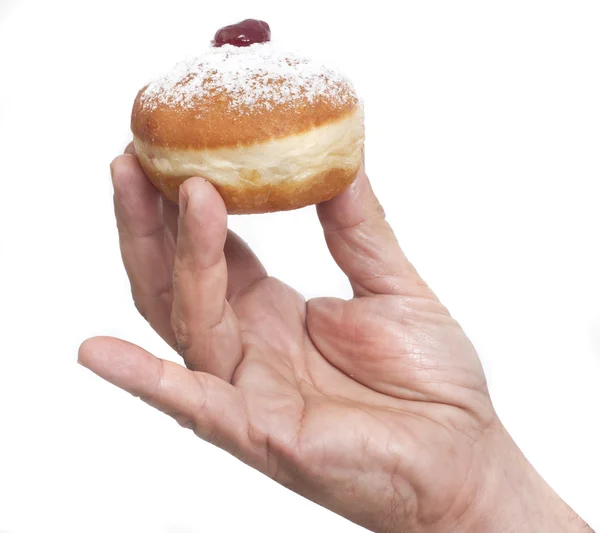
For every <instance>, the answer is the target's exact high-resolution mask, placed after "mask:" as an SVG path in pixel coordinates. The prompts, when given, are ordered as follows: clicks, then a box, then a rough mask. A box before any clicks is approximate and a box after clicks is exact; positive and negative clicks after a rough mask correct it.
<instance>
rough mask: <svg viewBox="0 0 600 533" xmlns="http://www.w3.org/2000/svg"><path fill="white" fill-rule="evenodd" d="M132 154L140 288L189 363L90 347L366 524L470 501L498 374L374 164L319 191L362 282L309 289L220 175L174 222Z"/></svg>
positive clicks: (104, 369)
mask: <svg viewBox="0 0 600 533" xmlns="http://www.w3.org/2000/svg"><path fill="white" fill-rule="evenodd" d="M124 157H125V158H126V159H124V160H121V163H120V164H121V166H122V167H123V169H122V174H123V177H122V178H121V182H119V181H117V180H115V189H116V211H117V219H118V222H119V227H120V236H121V248H122V252H123V258H124V261H125V265H126V267H127V270H128V273H129V276H130V279H131V282H132V289H133V293H134V298H135V300H136V305H137V306H138V308H139V309H140V311H141V312H142V314H143V315H144V316H145V317H146V318H147V319H148V320H149V322H150V323H151V325H152V326H153V327H154V328H155V329H156V331H157V332H158V333H159V334H160V335H161V336H162V337H163V338H164V339H165V340H166V341H167V342H169V343H170V344H172V345H173V346H174V347H176V348H177V349H178V351H179V352H180V353H181V355H182V356H183V358H184V360H185V362H186V365H187V366H188V369H184V368H182V367H180V366H179V365H173V364H170V363H167V362H164V361H159V360H157V359H155V358H153V357H152V356H150V355H149V354H147V353H146V352H143V351H142V350H141V349H139V348H137V347H133V346H131V345H125V344H124V343H122V342H120V341H116V340H114V339H96V340H94V341H93V342H92V343H91V344H86V345H85V346H84V348H83V349H82V356H81V358H82V360H83V362H84V364H87V365H88V366H90V367H91V368H92V369H93V370H95V371H96V372H98V373H99V374H101V375H103V376H104V377H105V378H107V379H109V380H110V381H112V382H114V383H116V384H117V385H119V386H121V387H123V388H125V389H127V390H130V391H131V392H133V393H134V394H137V395H139V396H141V397H142V398H144V399H145V400H146V401H147V402H149V403H151V404H152V405H155V406H156V407H158V408H160V409H162V410H164V411H165V412H167V413H169V414H171V415H172V416H174V417H175V418H176V419H177V420H178V421H179V422H180V423H181V424H182V425H184V426H186V427H190V428H192V429H194V430H195V431H196V433H197V434H198V435H199V436H201V437H202V438H204V439H206V440H209V441H211V442H214V443H215V444H217V445H218V446H220V447H222V448H224V449H226V450H228V451H229V452H231V453H232V454H234V455H236V456H237V457H239V458H240V459H242V460H243V461H245V462H247V463H248V464H250V465H252V466H254V467H255V468H257V469H259V470H261V471H262V472H264V473H265V474H267V475H269V476H271V477H273V478H274V479H275V480H277V481H278V482H280V483H282V484H284V485H286V486H288V487H290V488H292V489H293V490H296V491H297V492H299V493H301V494H303V495H305V496H306V497H308V498H311V499H314V500H315V501H318V502H319V503H321V504H323V505H325V506H327V507H329V508H330V509H332V510H334V511H337V512H339V513H340V514H343V515H345V516H346V517H348V518H350V519H351V520H354V521H356V522H357V523H360V524H362V525H365V526H366V527H370V528H373V529H374V530H382V531H387V530H391V528H392V527H394V525H395V524H401V525H402V527H405V528H406V529H407V530H410V531H412V530H415V531H417V530H419V529H418V528H419V527H420V526H421V524H424V523H427V524H437V523H438V522H442V521H444V520H446V523H447V524H448V523H451V520H452V519H451V518H448V517H449V516H451V515H453V514H455V515H457V516H458V515H460V513H461V512H462V511H463V510H464V509H463V506H464V505H466V502H467V501H468V499H469V497H470V496H469V490H468V489H469V488H470V487H469V471H470V469H471V468H472V466H473V465H472V462H473V461H475V460H478V459H477V453H476V448H477V443H478V440H479V439H480V437H481V435H482V432H483V430H484V429H485V427H486V425H487V424H488V423H489V422H490V421H491V420H492V418H493V410H492V407H491V404H490V402H489V397H488V395H487V390H486V386H485V379H484V376H483V372H482V370H481V367H480V365H479V361H478V358H477V356H476V354H475V352H474V350H473V348H472V346H471V345H470V343H469V341H468V340H467V339H466V337H465V336H464V334H463V333H462V331H461V330H460V328H459V327H458V325H457V324H456V323H455V322H454V321H453V320H452V318H451V317H450V316H449V314H448V313H447V311H446V309H445V308H444V307H443V306H442V305H441V304H440V303H439V302H438V300H437V299H436V298H435V296H434V295H433V294H432V293H431V291H430V290H429V289H428V288H427V287H426V286H425V284H424V283H423V282H422V281H421V280H420V278H418V276H417V275H416V273H415V272H414V270H413V269H412V267H410V265H409V264H408V263H407V262H406V260H405V258H404V257H403V255H402V253H401V251H400V249H399V248H398V247H397V245H396V243H395V241H394V239H393V234H392V233H391V230H390V229H389V226H387V225H386V224H385V222H384V220H383V219H382V218H380V217H379V216H378V215H379V211H378V207H377V204H376V203H375V202H374V197H372V196H371V197H370V196H368V195H369V192H370V189H369V188H368V183H367V182H366V178H364V177H363V178H361V179H362V180H363V181H362V182H360V180H359V182H358V184H357V185H356V186H355V188H354V191H351V192H348V193H346V195H345V197H344V196H343V197H340V198H338V199H335V200H334V201H332V202H330V203H329V205H328V206H323V207H321V208H320V216H321V219H322V221H323V225H324V228H325V234H326V237H327V239H328V244H329V247H330V249H331V251H332V254H333V255H334V258H335V259H336V261H337V262H338V264H340V266H341V267H342V268H343V270H344V271H345V272H346V273H347V274H348V276H349V278H350V280H351V283H352V285H353V288H354V290H355V294H356V298H354V299H352V300H350V301H343V300H339V299H334V298H322V299H314V300H311V301H309V302H305V301H304V299H303V298H302V297H301V296H300V295H299V294H297V293H296V292H295V291H294V290H292V289H291V288H289V287H287V286H286V285H285V284H283V283H281V282H280V281H278V280H275V279H273V278H269V277H267V276H266V273H265V271H264V269H263V267H262V265H260V263H259V262H258V260H257V259H256V257H254V255H253V254H252V252H251V251H250V250H249V249H248V248H247V247H246V246H245V244H244V243H243V242H242V241H241V240H240V239H239V238H238V237H237V236H235V235H234V234H232V233H231V232H227V230H226V220H225V219H226V217H225V214H224V211H223V209H224V208H223V206H222V203H221V204H219V201H218V198H217V195H216V192H215V191H214V189H212V188H210V187H209V186H208V185H207V184H198V183H196V185H195V186H196V187H203V188H204V194H206V195H207V198H206V199H205V203H204V204H203V205H202V209H197V211H198V212H201V213H203V219H202V221H201V222H202V223H199V221H198V220H194V219H193V216H194V215H193V214H190V215H188V213H189V212H190V211H192V210H193V208H191V207H190V205H189V202H190V201H191V199H190V200H188V208H187V213H186V216H185V217H184V218H183V220H184V222H181V220H180V222H179V224H177V222H176V220H177V213H176V212H174V210H173V207H172V206H169V205H168V204H163V203H162V202H161V200H160V198H159V196H158V193H157V192H156V191H155V190H154V189H152V188H151V186H150V185H149V183H148V182H147V180H146V179H145V177H144V176H143V175H141V170H140V169H139V167H138V166H137V163H136V162H135V161H134V158H131V157H130V156H124ZM132 184H133V185H134V186H135V187H137V190H135V189H134V188H133V185H132ZM120 187H122V189H121V190H120ZM211 195H213V196H211ZM365 198H366V200H365ZM194 201H197V199H196V198H194ZM356 202H363V204H364V205H361V206H360V208H361V209H359V210H358V211H360V210H362V213H357V209H356V205H354V204H355V203H356ZM369 202H371V203H370V204H369ZM336 203H337V205H336ZM373 206H374V212H373V213H370V212H369V209H370V208H373ZM198 207H199V206H195V208H198ZM373 215H374V216H373ZM356 217H358V220H357V219H356ZM371 217H372V219H371ZM371 220H372V221H371ZM370 225H373V226H375V227H374V228H369V227H368V226H370ZM361 226H365V227H361ZM379 263H380V264H379ZM386 269H387V271H386ZM224 405H225V406H227V408H226V409H225V410H224V409H223V406H224ZM449 465H450V466H449ZM440 472H444V475H443V476H440ZM332 486H334V487H336V488H337V490H336V491H335V493H331V491H330V490H328V487H332ZM471 489H472V490H477V488H476V487H471ZM460 493H464V502H463V501H462V500H461V498H457V494H460ZM365 502H368V505H366V503H365ZM408 528H410V529H408Z"/></svg>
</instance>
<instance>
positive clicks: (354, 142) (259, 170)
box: [134, 106, 364, 186]
mask: <svg viewBox="0 0 600 533" xmlns="http://www.w3.org/2000/svg"><path fill="white" fill-rule="evenodd" d="M363 141H364V117H363V109H362V106H358V107H357V108H356V110H355V111H354V112H353V113H351V114H350V115H347V116H345V117H344V118H342V119H339V120H337V121H335V122H330V123H327V124H325V125H323V126H318V127H315V128H313V129H311V130H309V131H306V132H303V133H299V134H295V135H290V136H287V137H283V138H277V139H272V140H269V141H266V142H261V143H256V144H252V145H248V146H237V147H227V148H214V149H205V150H194V149H188V150H185V149H184V150H178V149H173V148H165V147H161V146H154V145H151V144H149V143H145V142H144V141H142V140H141V139H139V138H137V137H136V138H134V144H135V148H136V152H137V155H138V157H140V158H141V159H143V162H144V164H145V165H147V166H149V167H151V168H154V170H155V171H156V172H157V173H159V174H162V175H167V176H174V177H175V176H181V177H190V176H201V177H204V178H206V179H208V180H210V181H212V182H214V183H215V184H219V185H233V186H235V185H236V184H240V181H241V182H247V184H248V185H251V184H259V183H260V184H261V185H265V184H269V183H276V182H280V181H283V180H303V179H305V178H307V177H310V176H312V175H315V174H320V173H321V172H327V171H328V170H331V169H332V168H339V169H345V168H357V167H358V166H359V165H360V161H361V157H362V146H363Z"/></svg>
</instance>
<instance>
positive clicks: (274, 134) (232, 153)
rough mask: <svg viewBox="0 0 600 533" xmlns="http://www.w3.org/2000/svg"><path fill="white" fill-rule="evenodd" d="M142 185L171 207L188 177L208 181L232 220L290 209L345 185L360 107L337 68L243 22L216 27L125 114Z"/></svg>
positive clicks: (356, 162) (359, 134) (355, 152)
mask: <svg viewBox="0 0 600 533" xmlns="http://www.w3.org/2000/svg"><path fill="white" fill-rule="evenodd" d="M131 129H132V132H133V136H134V139H133V142H134V146H135V151H136V154H137V157H138V159H139V161H140V164H141V166H142V168H143V169H144V171H145V173H146V174H147V176H148V178H149V179H150V180H151V181H152V183H154V185H155V186H156V187H157V188H158V189H159V190H160V191H162V192H163V193H164V194H165V196H167V197H168V198H169V199H171V200H173V201H174V202H177V198H178V189H179V185H181V183H182V182H183V181H184V180H186V179H187V178H190V177H192V176H200V177H203V178H205V179H207V180H208V181H210V182H211V183H212V184H213V185H214V186H215V188H216V189H217V190H218V191H219V193H220V195H221V196H222V198H223V200H224V202H225V205H226V206H227V210H228V212H229V213H232V214H236V213H237V214H242V213H266V212H272V211H284V210H290V209H297V208H300V207H305V206H307V205H311V204H316V203H320V202H323V201H325V200H328V199H330V198H333V197H334V196H336V195H338V194H339V193H341V192H342V191H343V190H344V189H346V188H347V187H348V186H349V185H350V184H351V183H352V182H353V181H354V179H355V177H356V175H357V173H358V170H359V168H360V164H361V160H362V148H363V142H364V116H363V107H362V103H361V101H360V99H359V98H358V96H357V94H356V91H355V89H354V87H353V85H352V83H351V82H350V81H349V80H348V79H347V78H346V77H345V76H344V75H342V74H341V73H339V72H338V71H337V70H335V69H332V68H328V67H327V66H324V65H321V64H320V63H318V62H315V61H313V60H311V59H309V58H306V57H304V56H302V55H300V54H298V53H295V52H289V51H286V50H283V49H281V48H279V47H278V46H276V44H274V43H273V42H271V40H270V28H269V26H268V24H266V23H264V22H261V21H254V20H246V21H243V22H242V23H240V24H237V25H233V26H228V27H225V28H222V29H221V30H219V32H217V34H216V35H215V38H214V40H213V41H212V46H210V47H209V48H208V49H207V50H206V51H205V53H203V54H202V55H201V56H199V57H197V58H195V59H193V60H190V61H187V62H183V63H180V64H179V65H177V66H176V67H175V68H174V69H173V70H172V71H171V72H169V73H167V74H166V75H165V76H163V77H162V78H160V79H157V80H156V81H154V82H152V83H150V84H148V85H147V86H145V87H144V88H143V89H142V90H141V91H140V92H139V93H138V95H137V97H136V99H135V103H134V106H133V111H132V117H131Z"/></svg>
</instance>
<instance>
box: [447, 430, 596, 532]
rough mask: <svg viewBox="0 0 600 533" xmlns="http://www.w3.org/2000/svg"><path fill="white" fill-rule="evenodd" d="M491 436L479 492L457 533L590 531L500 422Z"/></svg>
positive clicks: (458, 526)
mask: <svg viewBox="0 0 600 533" xmlns="http://www.w3.org/2000/svg"><path fill="white" fill-rule="evenodd" d="M489 439H490V440H489V442H488V445H487V446H486V447H485V449H486V460H485V461H484V463H483V464H484V465H485V466H486V468H484V470H483V476H482V480H481V483H480V484H479V491H478V495H477V497H476V498H475V500H474V502H473V505H472V506H471V508H470V509H469V512H468V513H465V515H464V516H463V517H462V520H461V521H460V522H461V523H460V524H457V527H456V529H455V531H456V532H457V533H458V532H461V533H462V532H464V533H470V532H473V533H475V532H477V533H517V532H518V533H538V532H540V531H543V532H544V533H570V532H571V531H572V532H577V533H582V532H588V533H593V531H592V529H591V528H589V526H587V525H586V524H585V522H584V521H583V520H582V519H581V518H580V517H579V516H578V515H577V514H576V513H575V512H574V511H573V510H572V509H571V508H570V507H569V506H568V505H567V504H566V503H565V502H564V501H563V500H562V499H561V498H560V497H559V496H558V495H557V494H556V492H554V490H553V489H552V488H551V487H550V486H549V485H548V484H547V483H546V481H545V480H544V479H543V478H542V477H541V476H540V474H539V473H538V472H537V471H536V470H535V469H534V468H533V466H532V465H531V463H529V461H528V460H527V459H526V457H525V456H524V455H523V453H522V452H521V450H520V449H519V448H518V446H517V445H516V444H515V442H514V441H513V439H512V438H511V437H510V435H509V434H508V433H507V431H506V430H505V429H504V427H503V426H502V424H501V423H500V422H499V421H498V423H497V427H495V428H493V429H492V430H491V432H490V434H489Z"/></svg>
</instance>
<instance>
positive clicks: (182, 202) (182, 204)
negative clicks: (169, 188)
mask: <svg viewBox="0 0 600 533" xmlns="http://www.w3.org/2000/svg"><path fill="white" fill-rule="evenodd" d="M187 200H188V199H187V195H186V194H185V193H184V192H183V187H181V186H180V187H179V216H180V217H183V216H185V211H186V210H187Z"/></svg>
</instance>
